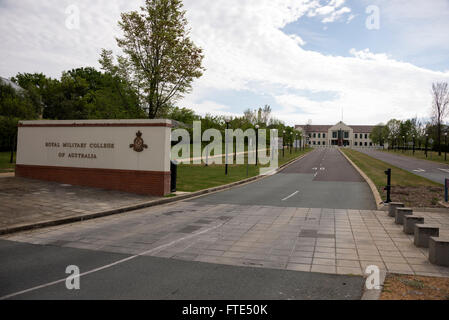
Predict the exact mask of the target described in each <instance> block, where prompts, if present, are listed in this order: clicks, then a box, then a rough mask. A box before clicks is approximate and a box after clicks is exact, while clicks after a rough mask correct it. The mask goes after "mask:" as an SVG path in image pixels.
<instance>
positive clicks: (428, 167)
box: [356, 149, 449, 185]
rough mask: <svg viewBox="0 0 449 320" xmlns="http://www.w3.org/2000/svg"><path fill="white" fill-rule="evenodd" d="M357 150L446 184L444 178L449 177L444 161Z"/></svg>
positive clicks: (448, 168) (447, 167) (448, 169)
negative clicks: (438, 161)
mask: <svg viewBox="0 0 449 320" xmlns="http://www.w3.org/2000/svg"><path fill="white" fill-rule="evenodd" d="M356 150H358V151H360V152H363V153H365V154H367V155H369V156H371V157H373V158H376V159H379V160H382V161H384V162H387V163H390V164H392V165H394V166H396V167H398V168H401V169H404V170H406V171H409V172H411V173H414V174H416V175H418V176H421V177H424V178H427V179H429V180H432V181H435V182H436V183H440V184H442V185H444V179H445V178H449V166H448V165H445V164H443V163H437V162H432V161H427V160H421V159H415V158H412V157H408V156H404V155H400V154H399V153H398V154H397V155H396V154H392V153H387V152H382V151H377V150H370V149H356ZM393 174H394V172H393Z"/></svg>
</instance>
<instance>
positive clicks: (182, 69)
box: [100, 0, 204, 118]
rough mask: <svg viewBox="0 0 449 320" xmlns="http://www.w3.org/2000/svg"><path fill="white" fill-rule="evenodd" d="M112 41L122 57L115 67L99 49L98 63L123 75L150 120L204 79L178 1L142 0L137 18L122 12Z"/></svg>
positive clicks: (108, 53)
mask: <svg viewBox="0 0 449 320" xmlns="http://www.w3.org/2000/svg"><path fill="white" fill-rule="evenodd" d="M119 26H120V28H121V30H122V31H123V37H122V38H118V39H117V44H118V46H119V47H120V48H121V49H122V50H123V52H124V53H125V57H123V56H119V57H118V59H117V61H118V65H114V62H113V57H112V52H111V51H107V50H103V52H102V55H101V59H100V63H101V65H102V67H103V69H105V70H108V69H109V71H110V72H112V71H114V70H115V71H116V72H122V73H125V75H123V77H124V78H126V79H129V80H130V82H131V83H132V84H133V86H134V87H135V89H136V92H138V94H139V98H140V102H141V105H145V108H146V109H147V110H148V115H149V117H150V118H155V117H156V116H158V115H159V114H160V113H163V109H164V108H168V107H169V106H170V105H173V103H174V102H175V101H176V100H177V99H179V98H181V97H182V96H183V95H184V94H186V93H189V92H190V91H191V89H192V82H193V80H194V79H196V78H199V77H201V76H202V75H203V71H204V68H203V67H202V60H203V54H202V49H201V48H199V47H197V46H196V45H195V44H194V43H193V42H192V41H191V40H190V38H189V30H188V28H187V19H186V18H185V11H184V10H183V4H182V1H181V0H146V1H145V6H144V7H141V11H140V13H139V12H137V11H132V12H128V13H122V15H121V21H120V22H119Z"/></svg>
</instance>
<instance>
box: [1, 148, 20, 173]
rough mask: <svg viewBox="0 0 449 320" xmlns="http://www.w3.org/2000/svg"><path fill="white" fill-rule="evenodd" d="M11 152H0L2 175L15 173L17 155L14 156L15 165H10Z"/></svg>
mask: <svg viewBox="0 0 449 320" xmlns="http://www.w3.org/2000/svg"><path fill="white" fill-rule="evenodd" d="M10 158H11V152H0V173H5V172H11V171H14V167H15V166H16V165H15V162H16V155H15V154H14V163H12V164H11V163H9V160H10Z"/></svg>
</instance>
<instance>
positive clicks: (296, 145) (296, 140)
mask: <svg viewBox="0 0 449 320" xmlns="http://www.w3.org/2000/svg"><path fill="white" fill-rule="evenodd" d="M298 141H299V140H298V134H296V136H295V152H298Z"/></svg>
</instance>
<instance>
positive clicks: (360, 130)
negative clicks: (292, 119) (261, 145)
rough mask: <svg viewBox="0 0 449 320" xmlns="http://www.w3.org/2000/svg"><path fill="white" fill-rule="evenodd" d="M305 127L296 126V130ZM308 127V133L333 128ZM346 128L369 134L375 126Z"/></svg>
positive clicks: (323, 126) (322, 126)
mask: <svg viewBox="0 0 449 320" xmlns="http://www.w3.org/2000/svg"><path fill="white" fill-rule="evenodd" d="M307 126H308V125H301V126H296V128H303V129H305V128H306V127H307ZM308 127H309V128H310V129H309V130H308V132H328V131H329V129H330V128H332V127H333V126H330V125H309V126H308ZM348 127H350V128H351V129H353V130H354V133H371V132H372V131H373V129H374V127H375V126H350V125H348Z"/></svg>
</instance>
